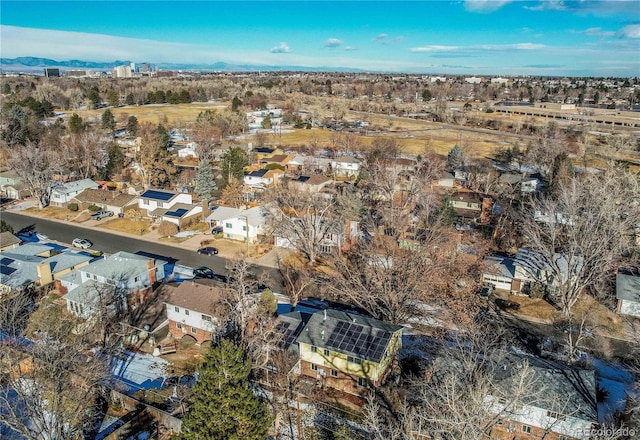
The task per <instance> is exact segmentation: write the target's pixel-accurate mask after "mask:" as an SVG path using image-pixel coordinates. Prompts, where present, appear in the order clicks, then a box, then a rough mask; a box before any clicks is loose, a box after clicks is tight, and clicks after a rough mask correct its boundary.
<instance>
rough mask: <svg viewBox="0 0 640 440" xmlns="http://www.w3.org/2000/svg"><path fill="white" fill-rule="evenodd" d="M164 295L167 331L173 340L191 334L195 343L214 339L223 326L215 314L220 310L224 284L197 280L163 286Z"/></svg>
mask: <svg viewBox="0 0 640 440" xmlns="http://www.w3.org/2000/svg"><path fill="white" fill-rule="evenodd" d="M166 288H167V290H168V293H167V296H166V297H165V304H166V311H167V319H168V320H169V333H170V334H171V336H172V337H173V338H174V339H177V340H180V339H182V338H183V337H185V336H186V337H191V338H193V339H195V340H196V342H197V343H198V344H202V343H203V342H206V341H212V340H214V339H215V338H216V337H217V336H218V335H219V334H220V332H221V331H222V330H223V328H225V326H224V324H225V323H221V322H220V320H219V318H217V316H219V315H220V311H221V309H222V294H223V289H224V286H223V285H221V284H220V283H218V282H217V281H212V280H207V279H201V280H188V281H183V282H182V283H179V284H177V285H175V286H166Z"/></svg>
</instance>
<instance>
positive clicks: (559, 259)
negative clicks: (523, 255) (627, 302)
mask: <svg viewBox="0 0 640 440" xmlns="http://www.w3.org/2000/svg"><path fill="white" fill-rule="evenodd" d="M638 191H640V181H639V179H638V177H637V176H634V175H632V174H630V173H627V172H623V171H619V170H617V171H610V172H606V173H603V174H602V175H586V176H583V177H581V178H574V179H571V180H570V181H568V182H567V183H566V184H562V185H560V186H559V187H558V190H557V191H556V198H550V197H545V198H539V199H535V200H533V201H532V203H531V206H530V208H529V209H527V210H525V212H524V216H525V219H524V220H525V221H523V222H522V234H523V236H524V238H525V240H526V242H527V244H526V246H527V247H528V248H530V249H532V250H533V251H535V252H537V253H538V254H539V255H540V256H541V257H542V258H543V260H544V261H543V264H544V266H545V267H544V270H543V271H542V272H543V274H544V275H545V276H546V278H547V279H545V280H541V281H544V282H545V283H550V284H552V285H553V290H554V295H555V297H556V298H557V300H558V302H559V303H560V305H561V306H562V310H563V311H564V313H565V314H566V315H568V314H569V313H570V312H571V308H572V307H573V305H574V304H575V303H576V301H577V300H578V299H579V297H580V295H581V294H582V293H583V292H584V291H585V289H586V288H588V287H595V286H597V285H598V283H597V282H596V281H598V280H600V279H603V278H606V277H607V276H610V275H611V274H612V273H613V272H612V271H613V269H615V268H616V267H617V265H618V264H619V263H620V261H621V260H622V259H623V256H624V255H628V250H629V249H630V248H631V246H632V243H633V228H634V226H635V224H634V222H635V221H636V219H637V218H638V216H640V206H639V204H638V203H637V195H638V194H639V192H638ZM536 215H537V218H538V220H539V221H532V220H533V219H534V216H536ZM532 276H534V278H535V276H536V274H532ZM594 293H597V292H594Z"/></svg>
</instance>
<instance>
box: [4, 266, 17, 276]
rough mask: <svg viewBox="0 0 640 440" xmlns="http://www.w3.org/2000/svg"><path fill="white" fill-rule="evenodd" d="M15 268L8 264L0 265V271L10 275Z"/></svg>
mask: <svg viewBox="0 0 640 440" xmlns="http://www.w3.org/2000/svg"><path fill="white" fill-rule="evenodd" d="M16 270H17V269H15V268H13V267H9V266H0V273H1V274H2V275H11V274H12V273H14V272H15V271H16Z"/></svg>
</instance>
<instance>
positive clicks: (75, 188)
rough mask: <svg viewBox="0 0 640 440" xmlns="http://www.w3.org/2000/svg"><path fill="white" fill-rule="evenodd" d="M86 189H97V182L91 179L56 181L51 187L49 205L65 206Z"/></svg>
mask: <svg viewBox="0 0 640 440" xmlns="http://www.w3.org/2000/svg"><path fill="white" fill-rule="evenodd" d="M86 189H98V184H97V183H96V182H94V181H93V180H91V179H82V180H76V181H75V182H67V183H58V184H56V185H55V186H54V187H53V188H52V189H51V198H50V200H49V203H50V204H51V206H62V207H64V206H67V204H68V203H69V202H71V199H73V198H74V197H76V196H77V195H78V194H80V193H81V192H83V191H84V190H86Z"/></svg>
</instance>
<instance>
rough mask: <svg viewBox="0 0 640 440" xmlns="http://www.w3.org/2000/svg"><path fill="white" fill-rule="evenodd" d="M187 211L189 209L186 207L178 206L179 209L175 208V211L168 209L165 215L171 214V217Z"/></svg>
mask: <svg viewBox="0 0 640 440" xmlns="http://www.w3.org/2000/svg"><path fill="white" fill-rule="evenodd" d="M188 211H189V210H188V209H184V208H180V209H176V210H175V211H169V212H167V213H166V214H165V215H168V216H171V217H182V216H183V215H185V214H186V213H187V212H188Z"/></svg>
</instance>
